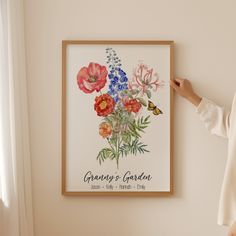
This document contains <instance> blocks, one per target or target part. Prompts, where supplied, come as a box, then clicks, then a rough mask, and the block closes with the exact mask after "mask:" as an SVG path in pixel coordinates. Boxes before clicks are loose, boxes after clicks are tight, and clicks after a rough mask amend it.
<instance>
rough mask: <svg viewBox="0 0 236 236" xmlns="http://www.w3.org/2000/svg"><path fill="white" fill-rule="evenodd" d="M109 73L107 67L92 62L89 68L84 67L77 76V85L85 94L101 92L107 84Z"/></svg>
mask: <svg viewBox="0 0 236 236" xmlns="http://www.w3.org/2000/svg"><path fill="white" fill-rule="evenodd" d="M107 74H108V71H107V69H106V67H105V66H101V65H99V64H98V63H94V62H90V63H89V66H88V67H83V68H81V69H80V71H79V72H78V74H77V84H78V86H79V89H81V90H82V91H83V92H84V93H92V92H93V91H95V90H96V91H97V92H99V91H100V90H101V89H102V88H103V87H104V86H105V84H106V82H107V79H106V77H107Z"/></svg>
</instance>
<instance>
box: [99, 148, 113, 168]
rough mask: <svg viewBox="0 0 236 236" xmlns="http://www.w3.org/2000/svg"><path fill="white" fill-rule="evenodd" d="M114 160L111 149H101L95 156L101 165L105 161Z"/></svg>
mask: <svg viewBox="0 0 236 236" xmlns="http://www.w3.org/2000/svg"><path fill="white" fill-rule="evenodd" d="M114 158H115V153H114V151H113V150H112V149H111V148H103V149H102V150H101V151H100V152H99V153H98V155H97V160H98V161H99V164H100V165H101V163H102V162H104V161H105V160H106V159H111V160H113V159H114Z"/></svg>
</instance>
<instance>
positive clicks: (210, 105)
mask: <svg viewBox="0 0 236 236" xmlns="http://www.w3.org/2000/svg"><path fill="white" fill-rule="evenodd" d="M170 85H171V87H172V88H174V90H175V91H176V92H177V93H178V94H179V95H181V96H182V97H184V98H186V99H187V100H188V101H189V102H191V103H192V104H194V105H195V106H196V111H197V113H198V114H199V115H200V119H201V120H202V121H203V122H204V124H205V126H206V128H207V129H208V130H209V132H210V133H212V134H215V135H218V136H221V137H224V138H227V137H228V134H229V125H230V112H229V111H227V110H226V109H225V108H223V107H220V106H218V105H216V104H215V103H214V102H212V101H210V100H208V99H206V98H202V97H200V96H199V95H198V94H197V93H195V91H194V90H193V88H192V85H191V83H190V82H189V81H188V80H187V79H182V78H176V79H175V80H171V81H170Z"/></svg>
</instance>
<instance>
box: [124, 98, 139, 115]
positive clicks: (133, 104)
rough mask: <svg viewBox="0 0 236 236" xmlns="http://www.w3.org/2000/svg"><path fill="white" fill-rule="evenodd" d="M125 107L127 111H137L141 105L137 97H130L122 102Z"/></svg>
mask: <svg viewBox="0 0 236 236" xmlns="http://www.w3.org/2000/svg"><path fill="white" fill-rule="evenodd" d="M124 106H125V109H126V110H127V111H129V112H135V113H137V112H139V110H140V108H141V107H142V105H141V104H140V102H139V101H138V100H137V99H130V100H128V101H126V102H125V103H124Z"/></svg>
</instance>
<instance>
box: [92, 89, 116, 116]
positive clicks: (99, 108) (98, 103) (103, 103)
mask: <svg viewBox="0 0 236 236" xmlns="http://www.w3.org/2000/svg"><path fill="white" fill-rule="evenodd" d="M114 107H115V101H114V99H113V98H112V97H111V96H110V95H109V94H107V93H106V94H102V95H100V96H98V97H96V98H95V104H94V110H95V111H96V112H97V115H98V116H107V115H109V114H111V113H112V112H113V111H114Z"/></svg>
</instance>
